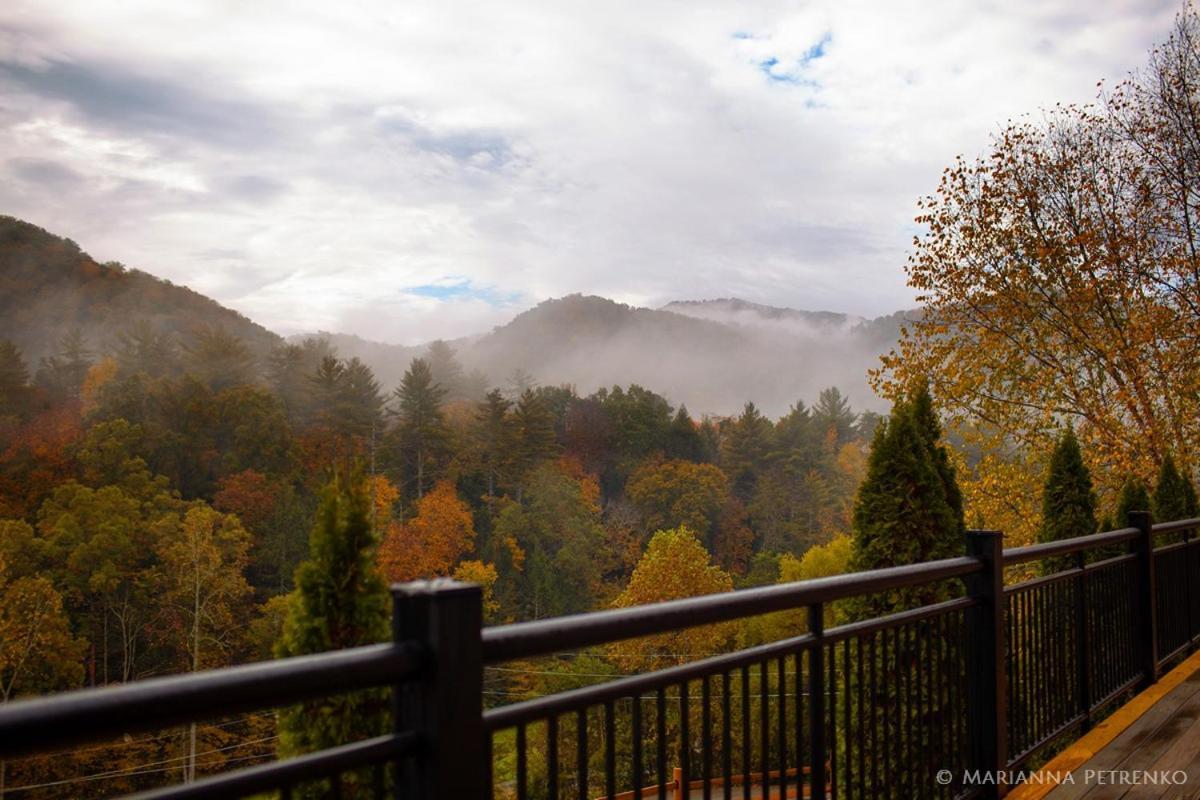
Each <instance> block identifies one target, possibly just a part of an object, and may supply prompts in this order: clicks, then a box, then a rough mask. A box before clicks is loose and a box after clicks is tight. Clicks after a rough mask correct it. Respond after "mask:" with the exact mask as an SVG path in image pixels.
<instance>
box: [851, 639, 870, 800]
mask: <svg viewBox="0 0 1200 800" xmlns="http://www.w3.org/2000/svg"><path fill="white" fill-rule="evenodd" d="M854 650H855V656H856V658H855V662H856V664H855V666H856V669H857V673H856V675H855V681H854V687H855V699H856V700H857V701H858V718H857V720H856V721H857V724H858V729H857V730H856V731H855V739H857V741H856V742H855V746H856V747H857V748H858V779H857V780H856V781H855V782H854V783H855V785H856V786H858V796H859V797H865V796H866V792H865V791H864V787H865V786H866V781H867V758H866V754H867V742H866V739H865V738H864V737H865V736H866V728H865V726H864V725H863V700H864V697H863V694H864V692H863V675H864V672H863V637H861V636H855V637H854Z"/></svg>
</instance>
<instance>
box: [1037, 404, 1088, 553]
mask: <svg viewBox="0 0 1200 800" xmlns="http://www.w3.org/2000/svg"><path fill="white" fill-rule="evenodd" d="M1095 532H1096V495H1095V493H1094V492H1093V491H1092V476H1091V473H1090V472H1088V468H1087V466H1086V465H1084V463H1083V454H1082V452H1080V449H1079V440H1078V439H1076V438H1075V431H1074V430H1072V429H1071V428H1067V429H1066V431H1064V432H1063V434H1062V436H1061V437H1059V440H1058V444H1056V445H1055V447H1054V452H1053V454H1051V456H1050V470H1049V472H1048V473H1047V475H1046V484H1045V488H1044V489H1043V491H1042V529H1041V533H1040V534H1039V537H1038V540H1039V541H1042V542H1055V541H1059V540H1061V539H1073V538H1075V537H1076V536H1088V535H1090V534H1093V533H1095ZM1072 561H1073V559H1072V558H1071V557H1069V556H1066V557H1062V558H1052V559H1048V560H1047V561H1046V562H1045V563H1044V564H1043V570H1044V571H1045V572H1046V573H1047V574H1049V573H1054V572H1059V571H1061V570H1063V569H1066V568H1068V567H1070V566H1071V563H1072Z"/></svg>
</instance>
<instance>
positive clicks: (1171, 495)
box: [1154, 453, 1191, 522]
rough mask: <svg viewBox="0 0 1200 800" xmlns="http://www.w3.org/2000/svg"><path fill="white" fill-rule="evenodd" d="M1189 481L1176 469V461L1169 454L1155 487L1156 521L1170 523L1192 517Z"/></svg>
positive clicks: (1163, 463) (1159, 472)
mask: <svg viewBox="0 0 1200 800" xmlns="http://www.w3.org/2000/svg"><path fill="white" fill-rule="evenodd" d="M1189 483H1190V481H1188V480H1187V479H1186V478H1185V477H1184V476H1183V475H1181V474H1179V470H1177V469H1176V468H1175V459H1174V458H1172V457H1171V454H1170V453H1168V454H1167V456H1166V458H1164V459H1163V462H1162V466H1161V467H1160V468H1159V471H1158V483H1157V485H1155V487H1154V519H1155V520H1156V521H1158V522H1170V521H1172V520H1177V519H1185V518H1187V517H1189V516H1191V515H1190V514H1189V513H1188V511H1189V508H1188V506H1189V500H1190V499H1191V498H1189V497H1188V488H1189V487H1188V484H1189Z"/></svg>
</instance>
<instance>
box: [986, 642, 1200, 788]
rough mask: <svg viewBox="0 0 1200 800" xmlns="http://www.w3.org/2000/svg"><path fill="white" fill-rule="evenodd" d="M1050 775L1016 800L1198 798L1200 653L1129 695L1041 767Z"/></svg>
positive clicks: (1026, 786) (1199, 773) (1199, 780)
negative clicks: (1148, 686)
mask: <svg viewBox="0 0 1200 800" xmlns="http://www.w3.org/2000/svg"><path fill="white" fill-rule="evenodd" d="M1043 775H1045V776H1046V779H1047V781H1049V782H1051V783H1052V781H1053V780H1054V779H1055V778H1056V777H1057V776H1063V779H1062V782H1061V783H1060V784H1059V785H1057V786H1053V785H1051V783H1047V784H1039V783H1036V782H1035V783H1032V784H1027V785H1025V786H1021V787H1018V788H1017V789H1015V790H1014V791H1013V792H1012V793H1011V794H1010V795H1009V797H1010V798H1014V799H1015V800H1038V798H1042V797H1045V798H1047V799H1048V800H1076V798H1086V799H1087V800H1101V799H1102V798H1103V799H1105V800H1108V799H1109V798H1135V797H1136V798H1200V654H1197V655H1194V656H1192V657H1191V658H1189V659H1187V661H1185V662H1184V663H1183V664H1180V665H1179V666H1178V667H1176V668H1175V669H1174V670H1172V671H1171V673H1170V674H1168V675H1166V676H1164V677H1163V679H1162V681H1161V682H1160V683H1159V684H1157V685H1155V686H1154V687H1151V688H1150V689H1148V690H1147V691H1145V692H1143V693H1142V694H1140V695H1138V696H1137V697H1135V698H1134V699H1133V700H1131V701H1130V702H1129V703H1128V704H1127V705H1125V706H1124V707H1122V708H1121V709H1119V710H1118V711H1116V712H1115V713H1114V714H1113V715H1112V716H1111V717H1109V718H1108V719H1106V720H1105V721H1104V722H1102V723H1101V724H1099V725H1097V726H1096V728H1094V729H1093V730H1092V731H1091V732H1090V733H1088V734H1087V735H1086V736H1084V737H1083V738H1082V739H1080V740H1079V741H1078V742H1077V743H1076V744H1074V745H1072V746H1071V747H1070V748H1068V749H1067V750H1066V751H1064V752H1063V753H1062V754H1060V755H1059V756H1058V757H1057V758H1055V759H1054V760H1052V761H1051V762H1050V763H1049V764H1047V765H1046V766H1045V767H1044V768H1043Z"/></svg>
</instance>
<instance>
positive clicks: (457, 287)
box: [400, 279, 521, 306]
mask: <svg viewBox="0 0 1200 800" xmlns="http://www.w3.org/2000/svg"><path fill="white" fill-rule="evenodd" d="M400 291H401V292H402V293H403V294H411V295H416V296H417V297H431V298H433V299H434V300H479V301H482V302H484V303H487V304H488V305H490V306H510V305H514V304H516V303H519V302H520V300H521V295H520V293H519V292H502V291H500V290H499V289H497V288H496V287H495V286H476V285H475V284H474V283H472V282H471V281H470V280H465V279H459V280H455V279H447V280H446V281H444V282H442V283H425V284H420V285H418V286H409V287H406V288H404V289H401V290H400Z"/></svg>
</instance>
